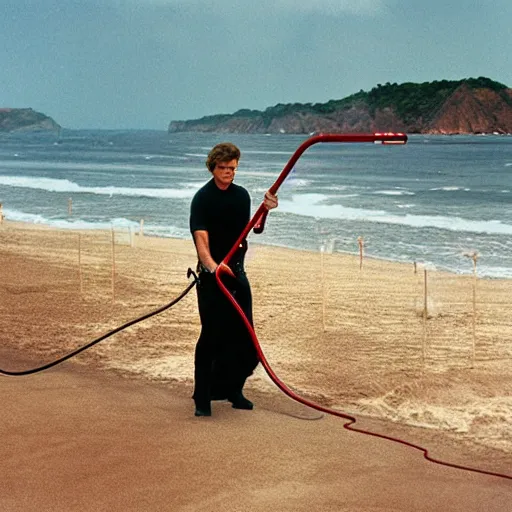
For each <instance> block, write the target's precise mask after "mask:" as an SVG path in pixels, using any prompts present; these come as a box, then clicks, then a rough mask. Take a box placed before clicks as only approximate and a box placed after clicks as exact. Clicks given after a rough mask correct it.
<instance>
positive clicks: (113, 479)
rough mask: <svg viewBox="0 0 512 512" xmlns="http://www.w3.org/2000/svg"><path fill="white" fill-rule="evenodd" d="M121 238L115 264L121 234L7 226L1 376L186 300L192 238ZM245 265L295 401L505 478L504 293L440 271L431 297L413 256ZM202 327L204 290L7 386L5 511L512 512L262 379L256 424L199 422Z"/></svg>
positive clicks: (511, 383) (484, 480) (1, 252)
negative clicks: (195, 377) (199, 300)
mask: <svg viewBox="0 0 512 512" xmlns="http://www.w3.org/2000/svg"><path fill="white" fill-rule="evenodd" d="M115 241H116V245H115V250H114V257H113V256H112V244H111V233H110V232H81V233H79V232H71V231H59V230H53V229H48V228H45V227H41V226H40V227H36V226H32V225H26V224H16V223H10V222H4V223H3V224H1V225H0V293H1V297H2V300H1V302H0V327H1V332H2V338H3V339H2V348H1V351H0V356H1V359H0V362H1V364H0V368H2V369H7V370H23V369H25V368H30V367H33V366H37V365H39V364H42V363H45V362H47V361H51V360H53V359H55V358H57V357H59V356H60V355H63V354H65V353H66V352H68V351H70V350H73V349H75V348H77V347H79V346H81V345H84V344H85V343H87V342H88V341H90V340H91V339H94V338H95V337H97V336H100V335H102V334H104V333H105V332H107V331H109V330H110V329H113V328H115V327H117V326H118V325H120V324H122V323H124V322H126V321H128V320H131V319H133V318H136V317H138V316H140V315H143V314H145V313H148V312H150V311H152V310H154V309H157V308H159V307H160V306H162V305H164V304H166V303H168V302H170V301H171V300H172V299H173V298H174V297H175V296H176V295H178V294H179V293H180V292H181V291H182V290H183V289H184V288H185V287H186V286H187V284H188V281H187V278H186V271H187V268H188V267H190V266H194V263H195V254H194V249H193V246H192V244H191V242H190V241H183V240H170V239H157V238H151V237H147V236H144V237H142V236H136V237H135V240H134V247H132V246H131V245H130V239H129V237H128V236H127V235H126V234H122V233H116V235H115ZM79 246H80V251H79V250H78V247H79ZM79 254H80V265H79ZM113 261H115V271H114V273H113V270H112V269H113V265H112V263H113ZM247 270H248V274H249V277H250V279H251V283H252V286H253V294H254V303H255V323H256V330H257V334H258V337H259V339H260V341H261V344H262V347H263V350H264V351H265V354H266V355H267V356H268V359H269V361H270V363H271V364H272V366H273V367H274V370H275V371H276V373H277V374H278V375H279V376H280V377H281V378H282V379H283V380H284V381H285V382H287V383H288V384H289V385H290V386H292V387H293V389H295V390H297V391H299V392H301V393H302V394H304V395H305V396H306V397H308V398H310V399H313V400H316V401H318V402H319V403H321V404H323V405H326V406H330V407H334V408H336V409H339V410H342V411H345V412H347V413H350V414H355V415H356V416H357V418H358V423H357V425H358V426H360V427H361V428H368V429H370V430H372V431H375V432H380V433H383V434H386V435H391V436H399V437H401V438H403V439H405V440H407V441H408V442H412V443H416V444H421V445H422V446H425V447H426V448H428V449H429V451H430V453H431V454H432V455H433V456H435V457H436V458H439V459H442V460H446V461H448V462H451V463H455V464H462V465H469V466H472V467H476V468H479V469H482V470H487V471H491V472H497V473H503V474H508V475H510V474H511V473H512V471H511V468H512V445H511V441H510V435H509V433H510V430H511V426H512V399H511V397H512V370H511V369H510V368H511V366H512V365H511V364H510V363H511V359H512V322H511V320H510V319H509V315H508V311H509V310H510V300H511V299H510V297H512V293H511V292H512V282H511V281H509V280H483V279H476V280H475V278H474V277H473V276H472V275H471V274H469V275H467V276H454V275H450V274H447V273H443V272H438V271H431V270H430V269H428V270H427V296H426V297H427V299H426V301H425V282H424V278H425V275H424V269H422V268H421V267H418V266H417V267H416V272H415V271H414V267H413V264H412V262H411V264H410V265H405V264H397V263H391V262H384V261H379V260H375V259H371V258H369V257H366V258H365V259H364V262H363V266H362V268H360V261H359V258H358V257H357V256H352V255H339V254H336V255H333V254H318V253H317V254H315V253H308V252H302V251H290V250H287V249H280V248H269V247H263V246H257V245H254V244H253V246H252V249H251V253H250V254H249V257H248V263H247ZM113 275H114V280H112V277H113ZM475 284H476V288H474V286H475ZM474 294H475V295H474ZM474 297H476V301H474V300H473V299H474ZM425 304H427V309H426V311H425ZM199 328H200V325H199V321H198V315H197V307H196V300H195V291H192V292H191V293H190V294H189V295H188V296H187V297H185V299H183V300H182V301H181V302H180V303H179V304H178V305H176V306H175V307H174V308H172V309H171V310H168V311H166V312H164V313H162V314H161V315H158V316H154V317H152V318H150V319H148V320H146V321H144V322H143V323H140V324H137V325H135V326H133V327H130V328H129V329H127V330H126V331H123V332H122V333H119V334H116V335H115V336H113V337H112V338H109V339H108V340H105V341H104V342H102V343H100V344H99V345H97V346H95V347H94V348H92V349H90V350H89V351H87V352H85V353H83V354H80V355H79V356H77V357H76V358H75V359H73V360H71V361H69V362H66V363H64V364H62V365H60V366H58V367H55V368H53V369H51V370H47V371H45V372H42V373H40V374H36V375H33V376H27V377H1V378H0V385H1V386H2V397H3V398H4V403H5V407H4V414H3V420H2V422H1V435H2V441H3V442H2V449H1V452H0V453H1V460H2V463H1V465H0V468H1V476H2V478H1V479H0V510H6V511H17V510H23V511H25V510H172V511H175V510H176V511H188V510H227V511H231V510H233V511H235V510H236V511H245V510H254V511H260V510H262V511H263V510H268V509H274V510H283V511H286V510H297V511H300V510H322V511H323V510H356V511H357V510H369V511H370V510H371V511H384V510H404V511H405V510H407V511H410V510H425V511H426V510H429V511H431V510H465V511H467V510H482V509H485V510H496V511H498V510H499V511H503V510H508V509H510V508H511V506H512V484H511V482H510V480H509V479H504V478H498V477H493V476H488V475H482V474H477V473H471V472H467V471H462V470H457V469H451V468H447V467H443V466H440V465H436V464H432V463H430V462H428V461H425V460H424V459H423V457H422V455H421V453H420V452H418V451H415V450H412V449H410V448H407V447H405V446H403V445H399V444H396V443H392V442H389V441H384V440H379V439H376V438H371V437H368V436H364V435H361V434H356V433H352V432H349V431H347V430H345V429H344V428H343V423H344V422H343V421H342V420H340V419H339V418H336V417H333V416H330V415H326V414H320V413H318V412H316V411H314V410H312V409H309V408H306V407H304V406H302V405H299V404H296V403H295V402H292V401H291V400H290V399H289V398H287V397H285V396H284V395H283V394H282V393H280V392H279V391H277V390H276V388H275V386H274V385H273V384H272V383H271V382H270V380H269V379H268V377H266V375H265V374H264V372H263V371H262V370H261V368H260V369H258V371H257V372H256V374H255V375H254V376H253V377H251V379H250V381H249V383H248V385H247V395H248V396H249V397H250V398H252V399H253V400H254V401H255V404H256V408H255V410H254V411H251V412H247V411H236V410H233V409H231V407H230V406H229V404H228V403H224V402H215V403H214V405H213V417H212V418H208V419H204V418H194V416H193V403H192V401H191V399H190V394H191V389H192V373H193V350H194V345H195V341H196V338H197V335H198V333H199Z"/></svg>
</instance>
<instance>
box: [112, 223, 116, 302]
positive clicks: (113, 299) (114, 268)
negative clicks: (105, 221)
mask: <svg viewBox="0 0 512 512" xmlns="http://www.w3.org/2000/svg"><path fill="white" fill-rule="evenodd" d="M115 281H116V251H115V239H114V227H113V226H112V303H114V302H115V300H116V289H115Z"/></svg>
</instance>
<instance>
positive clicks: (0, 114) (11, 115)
mask: <svg viewBox="0 0 512 512" xmlns="http://www.w3.org/2000/svg"><path fill="white" fill-rule="evenodd" d="M60 130H61V126H60V125H58V124H57V123H56V122H55V121H54V120H53V119H52V118H51V117H48V116H46V115H44V114H41V113H40V112H36V111H35V110H33V109H31V108H0V132H35V131H37V132H58V131H60Z"/></svg>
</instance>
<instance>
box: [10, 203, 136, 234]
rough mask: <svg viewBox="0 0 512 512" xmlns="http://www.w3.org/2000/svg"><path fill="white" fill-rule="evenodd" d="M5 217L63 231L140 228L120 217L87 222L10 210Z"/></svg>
mask: <svg viewBox="0 0 512 512" xmlns="http://www.w3.org/2000/svg"><path fill="white" fill-rule="evenodd" d="M4 215H5V218H6V219H7V220H10V221H13V222H27V223H30V224H44V225H47V226H53V227H56V228H61V229H110V228H112V227H115V228H130V227H132V228H134V229H137V228H138V227H139V223H138V222H135V221H133V220H129V219H125V218H123V217H118V218H115V219H111V220H109V221H97V222H94V221H86V220H82V219H73V220H67V219H52V218H49V217H44V216H43V215H39V214H36V213H27V212H22V211H19V210H13V209H10V208H6V209H4Z"/></svg>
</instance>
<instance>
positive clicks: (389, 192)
mask: <svg viewBox="0 0 512 512" xmlns="http://www.w3.org/2000/svg"><path fill="white" fill-rule="evenodd" d="M373 193H374V194H382V195H385V196H413V195H414V192H409V191H408V190H376V191H375V192H373Z"/></svg>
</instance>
